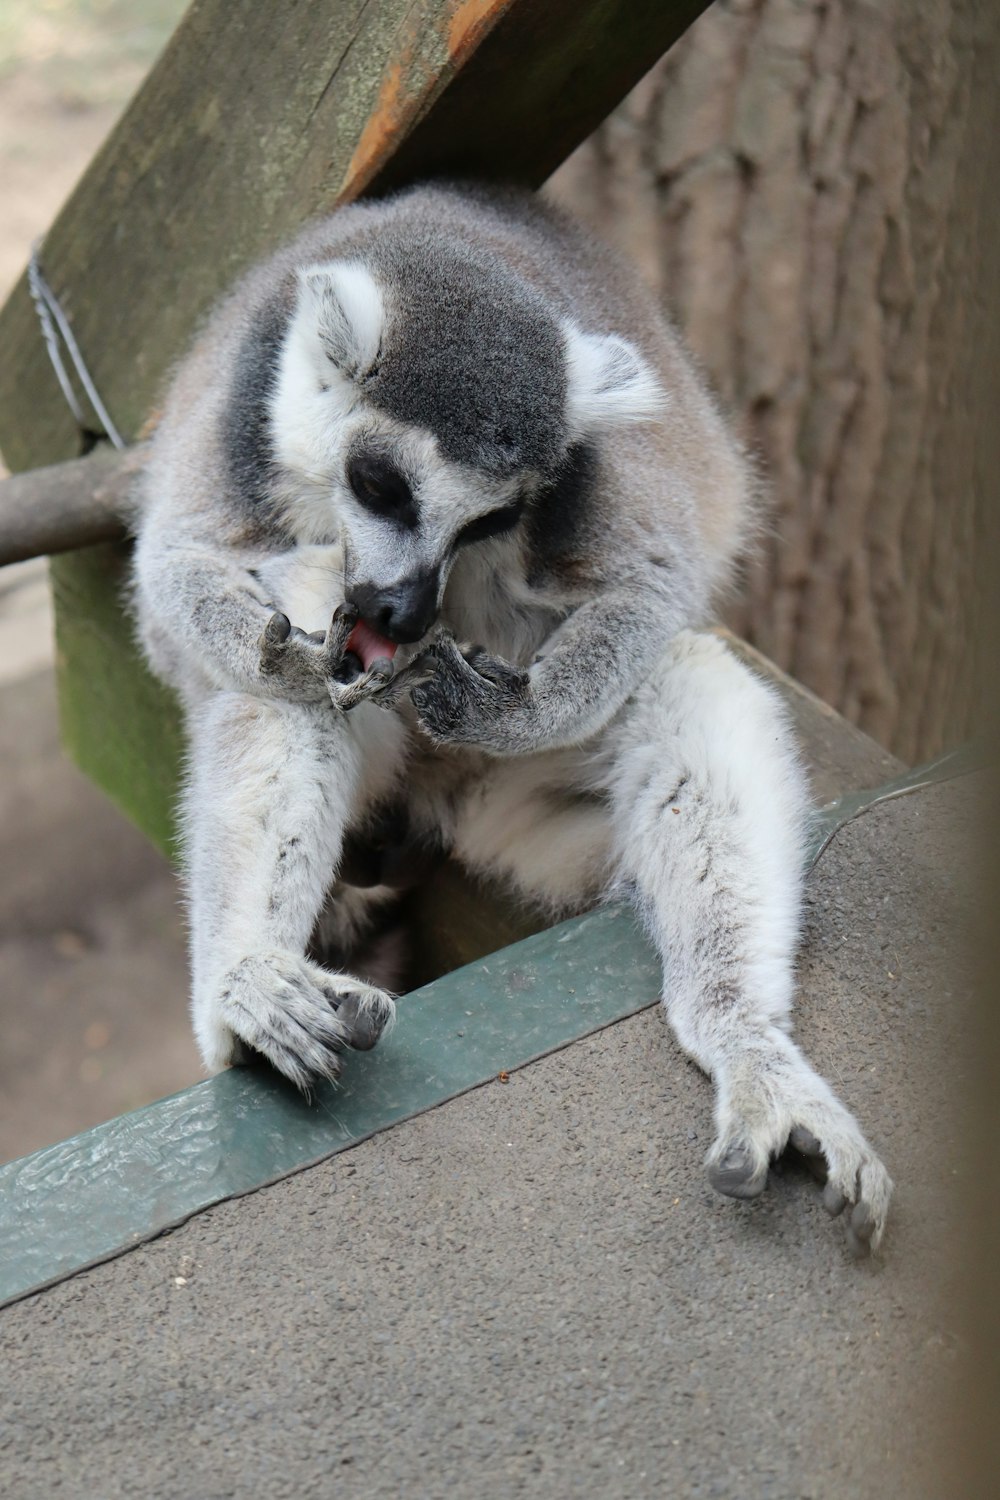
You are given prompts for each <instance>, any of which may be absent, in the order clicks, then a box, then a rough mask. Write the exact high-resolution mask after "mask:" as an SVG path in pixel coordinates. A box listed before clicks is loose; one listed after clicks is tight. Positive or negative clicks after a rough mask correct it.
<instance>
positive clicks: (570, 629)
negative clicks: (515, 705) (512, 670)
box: [524, 590, 684, 750]
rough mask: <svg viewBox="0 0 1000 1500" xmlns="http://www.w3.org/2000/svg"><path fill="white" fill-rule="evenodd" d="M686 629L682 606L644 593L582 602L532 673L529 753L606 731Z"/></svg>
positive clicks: (527, 708) (528, 708)
mask: <svg viewBox="0 0 1000 1500" xmlns="http://www.w3.org/2000/svg"><path fill="white" fill-rule="evenodd" d="M683 624H684V619H683V614H682V612H681V610H680V609H679V608H677V607H675V606H671V605H668V604H665V602H664V601H663V600H662V599H661V598H659V597H656V596H654V597H652V598H651V597H650V596H649V595H648V594H645V593H640V592H638V591H636V592H631V591H628V590H622V591H620V592H616V593H614V594H610V595H604V596H602V597H601V598H598V599H592V600H590V601H589V602H588V603H586V604H583V605H581V606H580V608H579V609H577V610H575V611H574V613H573V614H572V615H570V617H569V618H568V619H567V620H565V621H564V622H563V624H562V625H560V627H559V628H558V630H556V631H555V632H554V634H553V635H552V636H551V637H550V639H549V640H548V641H547V642H546V644H545V646H544V647H543V648H542V651H541V659H540V660H539V661H537V662H536V663H535V665H534V666H533V667H532V668H531V670H530V673H529V680H530V691H529V696H528V702H527V704H526V706H525V711H524V718H525V721H526V722H525V725H524V729H525V730H526V731H528V734H527V737H528V738H530V743H528V744H526V745H525V746H524V748H525V749H526V750H552V749H558V748H559V747H560V746H564V745H572V744H579V743H580V742H581V741H583V740H585V739H588V738H589V737H590V736H591V735H592V734H596V733H597V731H598V730H600V729H603V727H604V725H605V724H607V723H609V721H610V720H611V719H612V718H614V716H615V714H616V713H617V712H618V710H619V709H620V708H621V707H622V705H623V704H624V703H625V702H627V700H628V699H629V698H630V697H631V696H632V694H633V692H634V691H635V689H636V688H637V687H638V686H639V684H640V683H641V682H642V680H643V678H644V677H645V675H646V673H647V672H648V671H649V670H650V668H651V667H652V665H653V664H654V662H655V661H656V660H657V659H658V657H659V656H660V655H661V654H662V651H663V648H664V646H665V645H666V643H667V641H668V640H670V639H671V637H672V636H674V635H675V634H676V633H677V631H678V630H679V629H680V628H681V627H682V625H683ZM529 705H530V706H529Z"/></svg>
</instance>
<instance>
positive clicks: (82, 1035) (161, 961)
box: [0, 0, 200, 1159]
mask: <svg viewBox="0 0 1000 1500" xmlns="http://www.w3.org/2000/svg"><path fill="white" fill-rule="evenodd" d="M183 9H184V6H183V3H182V0H4V3H3V5H0V204H2V212H0V300H2V299H3V298H4V297H5V296H6V294H7V291H8V289H9V288H10V286H11V285H12V284H13V282H14V281H15V280H16V278H17V277H18V276H19V275H20V273H21V271H22V269H23V267H24V264H25V261H26V260H27V257H28V254H29V252H30V249H31V246H32V243H33V242H34V241H35V240H36V239H37V238H38V237H39V236H40V235H42V234H44V232H45V229H46V228H47V226H48V225H49V223H50V222H51V221H52V219H53V218H54V216H55V215H56V213H57V212H58V210H59V207H60V205H61V204H62V202H63V200H64V199H65V198H66V197H67V195H68V194H69V192H70V191H71V189H72V187H73V185H74V183H75V181H76V180H77V178H78V177H79V176H80V174H81V173H82V171H83V170H84V168H85V167H86V165H87V163H88V161H89V160H90V158H91V157H92V156H93V154H94V152H95V150H96V149H97V147H98V146H99V145H100V143H101V141H102V140H103V138H104V136H105V135H106V134H107V132H108V130H109V129H110V128H111V126H112V124H113V123H114V121H115V120H116V119H117V117H118V115H119V113H120V111H121V109H122V108H123V106H124V105H125V103H126V102H127V100H128V99H129V97H130V95H131V94H132V93H133V92H134V90H135V88H136V87H137V85H138V84H139V83H140V82H141V80H142V78H143V76H144V74H145V72H146V71H147V69H148V67H149V65H150V63H151V61H152V60H153V59H154V58H155V56H156V55H157V53H158V51H159V50H160V48H161V47H162V45H163V43H164V41H165V40H166V38H167V37H168V36H169V34H170V31H171V30H172V28H173V26H174V24H175V22H176V20H177V18H178V16H179V15H180V13H181V12H182V11H183ZM52 655H53V652H52V627H51V608H50V603H49V593H48V583H47V576H46V568H45V564H44V562H41V561H40V562H32V563H25V564H21V565H19V566H17V567H14V568H9V569H6V570H4V571H3V572H0V755H2V765H3V777H2V779H0V1036H2V1042H0V1159H8V1158H10V1157H13V1156H19V1155H23V1154H24V1153H25V1152H28V1151H32V1150H34V1149H35V1148H36V1147H39V1146H43V1145H47V1144H49V1143H50V1142H52V1141H56V1140H59V1139H61V1138H62V1137H63V1136H66V1135H69V1134H71V1133H73V1132H75V1131H78V1130H82V1129H85V1128H87V1127H88V1126H90V1125H93V1124H97V1123H99V1122H100V1121H102V1120H105V1119H107V1118H109V1117H110V1116H111V1115H113V1114H117V1113H119V1112H120V1111H121V1110H123V1109H130V1108H133V1107H134V1106H136V1105H138V1104H142V1103H144V1102H146V1101H147V1100H150V1099H154V1098H157V1097H159V1096H161V1095H163V1094H165V1093H170V1092H171V1091H172V1090H175V1089H178V1088H182V1087H184V1086H185V1085H187V1084H188V1083H190V1082H192V1081H193V1080H194V1079H195V1078H196V1077H198V1076H199V1072H200V1069H199V1064H198V1059H197V1056H196V1053H195V1049H194V1046H193V1043H192V1042H191V1040H190V1036H189V1029H188V1024H187V1019H186V1013H185V1012H186V980H185V974H184V956H183V931H182V924H181V917H180V911H179V907H178V900H177V894H178V893H177V887H176V882H175V879H174V876H173V873H172V872H171V870H170V869H169V868H168V867H167V866H166V865H165V863H164V862H163V860H162V859H161V858H160V857H159V856H158V855H156V854H155V853H154V851H153V850H152V849H150V848H149V846H148V845H147V844H146V842H145V840H144V839H142V838H141V837H140V835H139V834H137V833H136V832H135V831H134V830H133V829H132V828H131V827H130V825H129V824H128V823H127V822H126V820H125V819H124V818H123V817H122V816H121V815H120V814H119V813H118V812H117V811H116V810H115V809H114V808H113V807H112V806H111V804H110V803H109V802H108V801H107V800H106V799H105V798H104V797H103V796H102V794H101V793H100V792H98V791H97V790H96V789H95V788H94V787H93V786H91V785H90V783H89V782H88V781H87V780H86V779H85V778H84V777H83V776H81V775H80V774H79V772H77V771H76V769H75V768H74V767H73V766H71V765H70V764H69V762H68V761H67V760H66V758H65V756H64V755H63V754H62V752H61V750H60V748H59V743H58V731H57V724H56V710H55V688H54V681H53V673H52Z"/></svg>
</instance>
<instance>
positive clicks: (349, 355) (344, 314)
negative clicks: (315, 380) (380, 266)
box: [299, 260, 385, 380]
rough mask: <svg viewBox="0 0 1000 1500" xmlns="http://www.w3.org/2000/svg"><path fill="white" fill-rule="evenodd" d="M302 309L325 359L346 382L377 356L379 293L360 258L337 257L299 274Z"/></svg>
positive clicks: (382, 311)
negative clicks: (346, 379)
mask: <svg viewBox="0 0 1000 1500" xmlns="http://www.w3.org/2000/svg"><path fill="white" fill-rule="evenodd" d="M299 282H300V285H301V294H300V308H301V309H302V310H303V311H307V312H308V314H309V315H310V321H311V322H312V324H313V326H314V327H315V330H316V335H317V337H318V339H319V343H320V346H321V348H322V351H323V354H324V355H325V356H326V358H327V359H328V360H329V361H330V362H331V363H332V364H333V365H335V366H336V367H337V369H338V370H339V371H340V372H341V374H343V375H345V376H347V378H348V379H349V380H356V379H358V377H359V376H361V375H364V374H367V372H368V371H369V370H370V369H371V368H372V366H373V365H374V364H375V362H376V360H377V358H378V352H379V347H380V345H381V343H382V330H383V328H384V326H385V308H384V306H383V303H382V294H381V292H380V291H379V289H378V286H377V285H376V283H375V280H374V278H373V277H372V275H371V272H370V271H369V270H368V269H367V267H365V266H363V265H361V264H360V262H358V261H350V260H339V261H333V262H331V263H330V264H329V265H325V266H307V267H306V268H305V270H302V271H300V272H299Z"/></svg>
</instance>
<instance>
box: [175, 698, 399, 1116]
mask: <svg viewBox="0 0 1000 1500" xmlns="http://www.w3.org/2000/svg"><path fill="white" fill-rule="evenodd" d="M365 713H368V714H374V715H375V716H376V719H377V721H378V727H379V729H380V730H381V735H382V738H381V742H380V743H381V750H380V752H379V755H377V756H373V755H372V754H371V753H370V752H371V747H370V745H367V744H366V743H365V739H366V737H365V734H364V727H365V725H364V719H363V715H364V714H365ZM395 724H396V721H395V720H394V718H393V716H391V715H388V714H383V713H381V712H380V711H379V710H377V709H371V708H368V709H366V710H365V709H363V710H358V711H356V712H355V714H353V715H351V716H350V717H349V718H348V717H347V716H345V715H343V714H341V713H338V712H337V710H335V709H334V708H333V707H332V706H331V705H329V704H312V703H289V702H284V701H280V700H269V701H264V700H262V699H258V698H252V697H248V696H243V695H241V694H238V693H218V694H216V695H214V696H213V697H211V698H210V699H208V700H207V701H205V702H204V703H202V704H201V705H200V706H199V707H198V708H197V709H196V710H195V711H194V712H193V713H192V714H191V716H190V720H189V728H190V733H191V761H190V774H189V778H188V785H187V791H186V796H185V800H184V806H183V833H184V843H185V852H186V863H187V873H188V898H189V906H190V911H191V924H192V925H191V962H192V981H193V983H192V994H193V998H192V1012H193V1017H194V1027H195V1034H196V1037H197V1040H198V1044H199V1047H200V1048H201V1052H202V1056H203V1057H204V1060H205V1062H206V1064H207V1065H208V1067H209V1068H213V1069H215V1068H220V1067H223V1066H225V1065H226V1064H227V1063H231V1062H236V1061H240V1060H241V1058H242V1057H243V1056H245V1049H246V1048H249V1049H251V1050H252V1051H253V1052H257V1053H261V1054H263V1056H264V1057H266V1058H267V1059H268V1061H269V1062H270V1063H271V1064H272V1065H273V1066H274V1067H275V1068H277V1069H278V1070H279V1071H280V1072H282V1073H284V1074H285V1076H286V1077H288V1078H290V1079H291V1080H292V1082H293V1083H295V1084H297V1085H298V1086H299V1087H300V1088H302V1089H308V1087H309V1086H310V1085H311V1084H312V1083H313V1082H315V1081H316V1080H317V1079H319V1078H336V1077H337V1075H338V1074H339V1072H340V1070H341V1057H340V1054H341V1053H342V1051H343V1050H344V1049H345V1048H346V1047H354V1048H367V1047H370V1046H373V1045H374V1043H375V1041H376V1040H377V1039H378V1036H379V1034H380V1033H381V1031H382V1029H383V1027H384V1026H385V1024H386V1022H387V1021H388V1020H389V1018H390V1017H391V1015H392V1008H393V1007H392V1000H391V999H390V997H389V996H388V995H387V994H385V993H384V992H383V991H382V990H380V989H378V988H376V987H374V986H372V985H368V984H365V983H363V982H362V981H360V980H358V979H355V978H353V977H352V976H350V975H349V974H337V973H331V972H329V971H328V970H326V969H324V968H322V967H321V966H320V965H319V964H317V963H314V962H311V961H310V960H309V959H308V958H307V957H306V952H307V948H308V945H309V941H310V937H311V934H312V932H313V928H314V925H315V923H316V919H317V916H318V915H319V913H320V911H321V909H322V907H323V903H324V898H325V896H326V892H327V889H328V887H329V884H330V879H331V874H332V872H333V871H334V869H335V868H336V865H337V862H338V859H339V857H340V850H341V844H342V840H343V835H344V829H345V826H346V825H347V823H348V821H349V819H350V817H351V815H352V813H353V811H354V810H355V808H356V807H357V805H358V803H359V801H363V799H364V796H365V795H366V792H369V791H370V790H371V787H370V783H371V781H372V778H373V776H375V777H376V779H377V777H378V775H379V773H381V775H382V778H383V779H384V780H389V779H390V778H391V775H392V766H391V750H392V742H393V725H395ZM397 727H398V728H399V730H400V733H401V732H402V727H401V726H398V725H397ZM376 790H377V788H376ZM241 1044H242V1045H241Z"/></svg>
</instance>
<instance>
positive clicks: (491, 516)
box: [455, 500, 524, 547]
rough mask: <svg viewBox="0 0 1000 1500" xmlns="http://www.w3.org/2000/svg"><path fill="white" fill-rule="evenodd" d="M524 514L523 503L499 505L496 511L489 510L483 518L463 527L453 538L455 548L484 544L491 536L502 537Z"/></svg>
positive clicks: (478, 517) (480, 517)
mask: <svg viewBox="0 0 1000 1500" xmlns="http://www.w3.org/2000/svg"><path fill="white" fill-rule="evenodd" d="M523 514H524V501H523V500H514V501H512V502H511V504H510V505H501V506H500V508H499V509H498V510H489V511H487V512H486V514H485V516H477V517H476V519H475V520H474V521H470V522H469V523H468V525H467V526H463V527H462V529H461V531H460V532H459V533H458V535H457V537H456V538H455V546H456V547H467V546H469V544H470V543H471V542H485V541H486V540H487V539H488V538H489V537H491V536H502V535H503V533H504V532H505V531H511V530H512V529H513V528H514V527H515V526H516V525H517V523H518V521H519V520H520V519H521V517H522V515H523Z"/></svg>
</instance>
